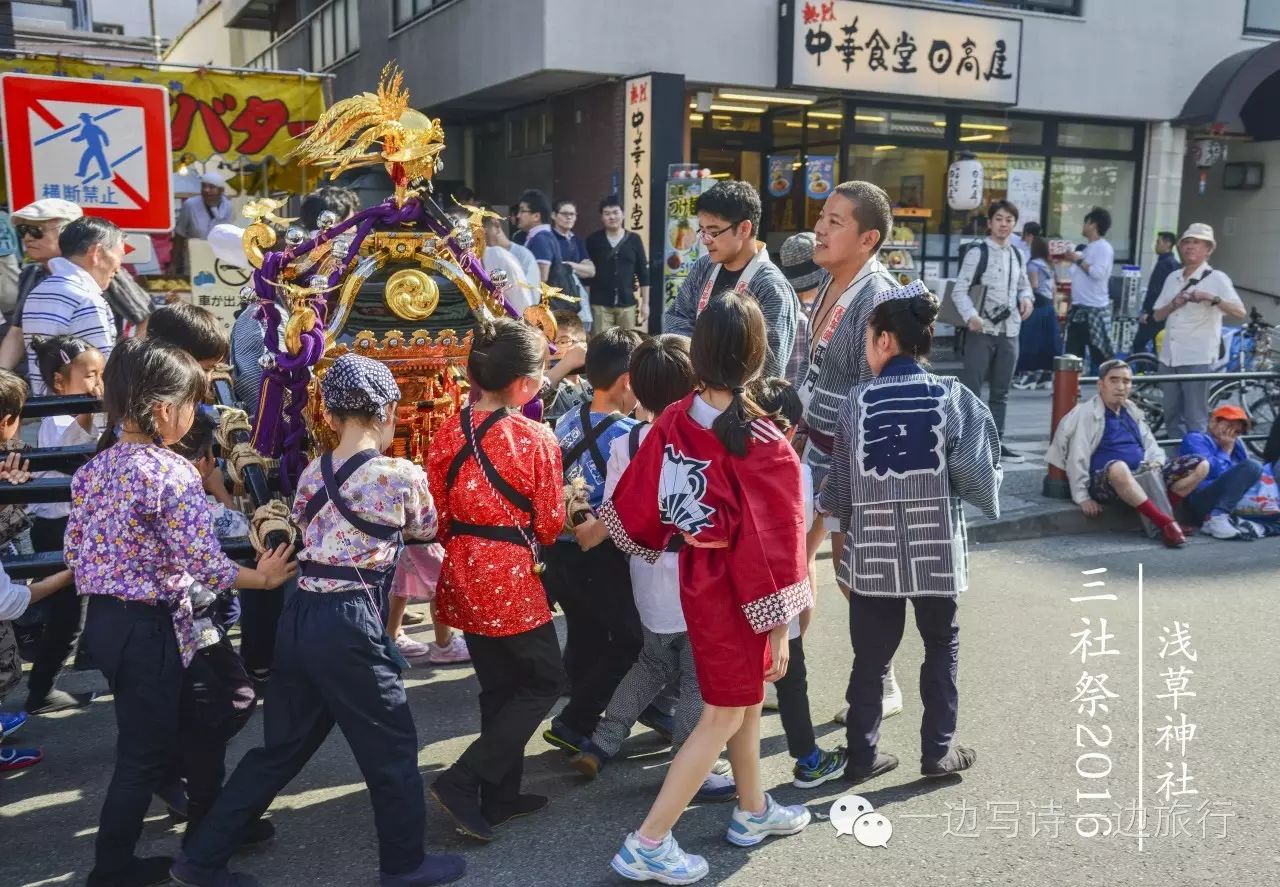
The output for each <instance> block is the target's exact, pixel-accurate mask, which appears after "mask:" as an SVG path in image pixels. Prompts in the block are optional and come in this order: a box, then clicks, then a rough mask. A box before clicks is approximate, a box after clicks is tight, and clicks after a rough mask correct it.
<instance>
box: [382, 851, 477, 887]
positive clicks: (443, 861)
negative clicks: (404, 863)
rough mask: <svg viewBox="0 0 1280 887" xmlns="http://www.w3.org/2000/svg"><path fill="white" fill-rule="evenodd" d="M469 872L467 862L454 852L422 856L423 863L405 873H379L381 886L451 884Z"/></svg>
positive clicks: (414, 886) (428, 886) (403, 886)
mask: <svg viewBox="0 0 1280 887" xmlns="http://www.w3.org/2000/svg"><path fill="white" fill-rule="evenodd" d="M466 873H467V862H466V860H464V859H463V858H462V857H461V856H455V855H453V854H452V853H441V854H430V853H428V854H427V855H426V856H424V857H423V858H422V865H420V866H418V867H417V868H416V869H414V870H413V871H411V872H405V873H404V874H403V875H387V874H380V875H378V884H379V887H430V885H432V884H449V883H452V882H453V881H456V880H458V879H459V878H461V877H462V876H463V875H465V874H466Z"/></svg>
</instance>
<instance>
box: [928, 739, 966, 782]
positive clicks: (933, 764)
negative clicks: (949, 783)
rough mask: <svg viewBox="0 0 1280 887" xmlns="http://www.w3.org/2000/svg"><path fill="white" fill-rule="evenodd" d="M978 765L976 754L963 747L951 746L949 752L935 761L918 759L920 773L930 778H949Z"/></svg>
mask: <svg viewBox="0 0 1280 887" xmlns="http://www.w3.org/2000/svg"><path fill="white" fill-rule="evenodd" d="M976 763H978V753H977V752H976V751H974V750H973V749H971V748H966V747H965V746H963V745H953V746H951V750H950V751H948V752H947V753H946V754H945V755H943V756H942V757H941V758H939V759H938V760H936V761H926V760H925V759H924V758H921V759H920V773H921V774H922V775H924V776H928V777H930V778H934V779H936V778H938V777H940V776H950V775H951V774H952V773H959V772H960V771H961V770H968V769H969V768H970V767H972V766H973V765H974V764H976Z"/></svg>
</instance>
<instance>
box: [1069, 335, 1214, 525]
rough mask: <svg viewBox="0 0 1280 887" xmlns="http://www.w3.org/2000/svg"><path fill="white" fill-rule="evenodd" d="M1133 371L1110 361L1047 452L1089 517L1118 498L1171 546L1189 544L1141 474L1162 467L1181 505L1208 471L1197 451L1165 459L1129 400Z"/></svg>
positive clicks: (1173, 498) (1175, 501)
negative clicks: (1146, 489) (1145, 488)
mask: <svg viewBox="0 0 1280 887" xmlns="http://www.w3.org/2000/svg"><path fill="white" fill-rule="evenodd" d="M1132 387H1133V371H1132V370H1130V369H1129V365H1128V364H1127V363H1125V362H1124V361H1123V360H1108V361H1106V362H1104V363H1103V364H1102V366H1101V367H1099V369H1098V393H1097V395H1096V396H1095V397H1093V398H1091V399H1090V400H1088V401H1086V402H1084V403H1082V404H1079V405H1077V406H1076V407H1075V409H1073V410H1072V411H1071V412H1070V413H1068V414H1067V415H1066V416H1065V417H1064V418H1063V420H1062V422H1061V423H1060V424H1059V425H1058V431H1057V433H1056V434H1055V435H1054V436H1053V443H1052V444H1051V445H1050V446H1049V452H1048V454H1047V455H1046V459H1047V460H1048V462H1049V464H1050V465H1056V466H1058V467H1059V468H1061V469H1062V470H1063V471H1065V472H1066V473H1067V482H1068V483H1069V484H1070V486H1071V498H1072V499H1074V500H1075V502H1076V504H1077V505H1079V506H1080V510H1081V511H1083V512H1084V513H1085V514H1087V515H1088V516H1089V517H1097V516H1098V515H1099V514H1101V513H1102V504H1103V503H1106V502H1113V501H1116V500H1119V501H1121V502H1123V503H1124V504H1126V505H1128V506H1130V507H1132V508H1134V509H1135V510H1137V512H1138V513H1139V514H1141V515H1142V516H1143V517H1145V518H1147V519H1148V520H1150V521H1151V522H1152V523H1153V524H1155V525H1156V526H1157V527H1159V528H1160V535H1161V538H1162V539H1163V540H1164V544H1165V545H1167V546H1168V547H1169V548H1178V547H1180V546H1182V545H1185V544H1186V541H1187V539H1186V536H1185V535H1184V534H1183V532H1182V528H1181V527H1180V526H1179V525H1178V522H1177V521H1176V520H1174V518H1173V516H1172V515H1169V514H1165V513H1164V512H1163V511H1161V510H1160V509H1159V508H1158V507H1157V506H1156V504H1155V503H1154V502H1152V501H1151V500H1150V499H1149V498H1147V494H1146V493H1145V492H1143V490H1142V487H1141V485H1139V483H1138V481H1137V479H1136V478H1135V475H1136V474H1139V473H1140V472H1141V471H1142V470H1143V469H1149V470H1153V471H1154V470H1156V469H1157V468H1158V469H1159V470H1160V472H1161V475H1162V477H1163V479H1164V484H1165V487H1166V488H1167V489H1168V491H1169V500H1170V501H1171V502H1172V503H1173V504H1174V506H1177V504H1178V503H1179V502H1181V501H1183V498H1184V497H1185V496H1186V495H1187V494H1188V493H1190V492H1191V491H1192V490H1194V489H1195V488H1196V485H1197V484H1199V483H1200V481H1201V480H1203V479H1204V477H1205V476H1206V475H1207V474H1208V471H1209V466H1208V464H1207V463H1206V462H1205V460H1204V458H1203V457H1201V456H1198V455H1180V456H1178V457H1177V458H1175V459H1173V460H1172V461H1166V459H1165V455H1164V450H1162V449H1160V445H1159V444H1157V443H1156V439H1155V436H1154V435H1153V434H1152V433H1151V429H1150V428H1148V427H1147V423H1146V422H1145V421H1144V420H1143V418H1142V411H1141V410H1139V409H1138V408H1137V407H1136V406H1134V405H1133V404H1132V403H1130V402H1129V391H1130V389H1131V388H1132Z"/></svg>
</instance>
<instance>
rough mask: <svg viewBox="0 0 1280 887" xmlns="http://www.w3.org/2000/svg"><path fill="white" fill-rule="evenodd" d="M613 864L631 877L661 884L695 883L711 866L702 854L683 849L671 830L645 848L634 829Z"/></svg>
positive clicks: (624, 874)
mask: <svg viewBox="0 0 1280 887" xmlns="http://www.w3.org/2000/svg"><path fill="white" fill-rule="evenodd" d="M610 866H611V867H612V868H613V870H614V871H615V872H617V873H618V874H620V875H622V877H624V878H629V879H630V880H632V881H657V882H658V883H660V884H692V883H693V882H695V881H699V880H701V879H703V878H705V877H706V876H707V872H708V871H709V870H710V869H709V868H708V866H707V861H706V860H705V859H703V858H702V857H701V856H694V855H693V854H692V853H685V852H684V851H683V850H681V849H680V845H679V844H677V843H676V839H675V837H674V836H672V835H670V834H668V835H667V837H666V839H665V840H663V842H662V843H661V844H659V845H658V846H657V847H656V848H654V849H653V850H646V849H645V848H644V847H642V846H641V845H640V840H639V839H638V838H637V837H636V834H635V832H632V833H631V834H629V835H627V839H626V840H625V841H623V843H622V849H621V850H619V851H618V852H617V853H616V854H614V857H613V861H612V862H611V863H610Z"/></svg>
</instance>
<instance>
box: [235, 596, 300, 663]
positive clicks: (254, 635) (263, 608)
mask: <svg viewBox="0 0 1280 887" xmlns="http://www.w3.org/2000/svg"><path fill="white" fill-rule="evenodd" d="M297 588H298V586H297V584H296V583H295V582H294V581H293V580H292V579H290V580H289V582H287V583H286V584H285V587H284V588H273V589H270V590H266V591H264V590H261V589H257V588H246V589H245V590H244V591H242V592H240V656H241V658H243V659H244V667H245V668H246V669H248V670H249V671H262V670H264V669H269V668H270V667H271V659H272V657H273V656H274V654H275V647H276V627H277V626H278V625H279V623H280V612H281V611H282V610H283V609H284V601H285V598H286V597H288V596H289V594H291V593H293V592H295V591H297Z"/></svg>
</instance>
